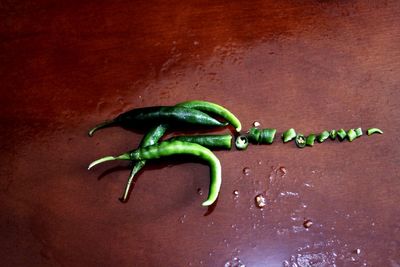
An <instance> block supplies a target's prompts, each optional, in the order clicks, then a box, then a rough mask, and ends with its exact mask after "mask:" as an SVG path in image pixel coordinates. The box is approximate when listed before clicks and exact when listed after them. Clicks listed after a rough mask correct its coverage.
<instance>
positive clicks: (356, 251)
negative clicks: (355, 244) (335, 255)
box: [353, 248, 361, 255]
mask: <svg viewBox="0 0 400 267" xmlns="http://www.w3.org/2000/svg"><path fill="white" fill-rule="evenodd" d="M353 253H354V254H357V255H360V254H361V249H359V248H358V249H355V250H354V251H353Z"/></svg>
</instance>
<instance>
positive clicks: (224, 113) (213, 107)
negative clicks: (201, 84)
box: [176, 100, 242, 132]
mask: <svg viewBox="0 0 400 267" xmlns="http://www.w3.org/2000/svg"><path fill="white" fill-rule="evenodd" d="M176 106H177V107H185V108H191V109H196V110H200V111H203V112H205V113H211V114H215V115H218V116H220V117H221V118H223V119H225V120H226V121H227V122H229V124H231V125H232V126H234V127H235V129H236V131H237V132H240V131H241V130H242V124H241V123H240V121H239V119H238V118H236V116H235V115H233V113H232V112H230V111H229V110H228V109H226V108H224V107H223V106H220V105H218V104H215V103H212V102H208V101H201V100H191V101H186V102H182V103H179V104H177V105H176Z"/></svg>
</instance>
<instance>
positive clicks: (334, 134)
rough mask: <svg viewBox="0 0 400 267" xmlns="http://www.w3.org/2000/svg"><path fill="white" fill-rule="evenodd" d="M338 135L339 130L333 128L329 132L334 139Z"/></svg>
mask: <svg viewBox="0 0 400 267" xmlns="http://www.w3.org/2000/svg"><path fill="white" fill-rule="evenodd" d="M336 136H337V131H336V130H331V131H330V132H329V137H330V138H331V139H332V140H335V139H336Z"/></svg>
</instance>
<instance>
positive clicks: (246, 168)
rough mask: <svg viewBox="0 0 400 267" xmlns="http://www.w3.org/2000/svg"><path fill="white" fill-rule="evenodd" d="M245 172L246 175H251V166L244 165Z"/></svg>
mask: <svg viewBox="0 0 400 267" xmlns="http://www.w3.org/2000/svg"><path fill="white" fill-rule="evenodd" d="M243 174H244V175H246V176H247V175H250V168H249V167H244V168H243Z"/></svg>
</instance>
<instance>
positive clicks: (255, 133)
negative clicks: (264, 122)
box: [247, 127, 261, 144]
mask: <svg viewBox="0 0 400 267" xmlns="http://www.w3.org/2000/svg"><path fill="white" fill-rule="evenodd" d="M260 136H261V131H260V129H258V128H255V127H252V128H250V130H249V134H248V136H247V138H248V139H249V141H250V142H252V143H253V144H258V143H259V141H260Z"/></svg>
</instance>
